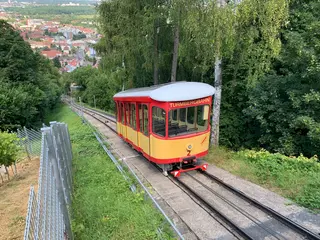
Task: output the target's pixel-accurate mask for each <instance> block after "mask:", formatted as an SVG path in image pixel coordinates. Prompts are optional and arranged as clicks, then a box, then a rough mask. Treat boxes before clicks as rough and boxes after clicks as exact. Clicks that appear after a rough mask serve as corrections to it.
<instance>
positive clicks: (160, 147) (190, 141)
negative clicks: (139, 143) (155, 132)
mask: <svg viewBox="0 0 320 240" xmlns="http://www.w3.org/2000/svg"><path fill="white" fill-rule="evenodd" d="M209 134H210V133H204V134H201V135H199V136H195V137H189V138H181V139H175V140H171V139H159V138H156V137H154V136H150V146H151V156H152V157H153V158H157V159H172V158H181V157H186V156H188V154H189V151H188V149H187V148H188V146H190V145H191V146H192V147H191V150H190V154H189V156H192V155H195V154H199V153H202V152H205V151H207V150H208V147H209Z"/></svg>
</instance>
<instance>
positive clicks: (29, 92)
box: [0, 20, 61, 130]
mask: <svg viewBox="0 0 320 240" xmlns="http://www.w3.org/2000/svg"><path fill="white" fill-rule="evenodd" d="M59 79H60V74H59V72H58V69H57V68H55V67H54V66H53V63H52V62H51V61H50V60H48V59H46V58H45V57H43V56H41V55H40V54H39V53H34V52H33V50H32V49H31V47H30V45H29V44H28V43H27V42H25V41H24V40H23V38H22V37H21V36H20V34H19V32H18V31H16V30H15V29H14V28H13V27H12V26H11V25H10V24H8V23H7V22H5V21H3V20H0V130H14V129H16V128H18V127H22V126H27V127H30V126H36V125H38V126H39V125H40V124H41V123H42V120H43V117H44V116H45V114H46V112H47V111H48V110H50V109H52V108H53V107H54V106H55V104H56V103H57V102H58V101H59V99H60V94H61V87H60V84H59Z"/></svg>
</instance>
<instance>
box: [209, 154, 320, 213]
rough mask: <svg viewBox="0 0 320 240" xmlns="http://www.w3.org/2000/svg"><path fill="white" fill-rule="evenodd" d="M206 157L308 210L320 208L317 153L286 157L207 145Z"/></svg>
mask: <svg viewBox="0 0 320 240" xmlns="http://www.w3.org/2000/svg"><path fill="white" fill-rule="evenodd" d="M206 159H207V161H209V162H212V163H214V164H215V165H216V166H218V167H221V168H224V169H226V170H228V171H230V172H231V173H233V174H235V175H238V176H240V177H242V178H244V179H247V180H249V181H251V182H254V183H256V184H259V185H261V186H264V187H266V188H268V189H270V190H272V191H274V192H277V193H279V194H281V195H282V196H284V197H286V198H290V199H292V200H293V201H294V202H296V203H297V204H299V205H301V206H304V207H307V208H309V209H311V210H315V211H319V210H320V197H319V196H320V190H319V189H320V162H319V159H318V157H316V156H314V157H312V158H307V157H304V156H302V155H300V156H298V157H293V156H291V157H287V156H285V155H282V154H279V153H276V154H273V153H270V152H268V151H266V150H260V151H253V150H242V151H239V152H230V151H228V150H224V149H222V148H218V149H216V148H215V149H211V150H210V153H209V155H208V156H207V157H206Z"/></svg>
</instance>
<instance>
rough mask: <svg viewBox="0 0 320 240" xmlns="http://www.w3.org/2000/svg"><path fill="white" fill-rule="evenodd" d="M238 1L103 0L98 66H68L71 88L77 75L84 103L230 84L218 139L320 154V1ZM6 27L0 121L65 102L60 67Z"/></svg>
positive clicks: (1, 38)
mask: <svg viewBox="0 0 320 240" xmlns="http://www.w3.org/2000/svg"><path fill="white" fill-rule="evenodd" d="M236 2H239V1H228V3H227V4H226V3H224V1H222V0H221V1H218V3H220V4H218V3H217V2H215V1H212V2H209V3H207V2H206V1H200V0H199V1H198V0H193V1H191V0H179V1H165V0H158V1H151V0H143V1H141V0H140V1H138V0H122V1H120V0H113V1H105V2H102V4H100V5H99V6H98V7H97V13H98V22H97V24H98V27H99V30H100V32H101V33H102V34H103V36H104V37H103V39H102V40H101V41H100V42H99V43H98V44H97V45H96V49H97V51H98V52H99V54H100V56H102V59H101V61H100V62H99V69H93V68H91V67H85V68H79V69H78V70H76V71H74V72H72V73H70V74H64V75H63V76H62V81H63V86H64V89H65V92H67V91H68V90H70V89H69V85H70V83H72V82H75V83H77V84H79V85H81V86H82V88H81V91H80V92H79V93H77V97H78V96H81V98H82V101H84V102H87V103H89V104H91V105H92V106H93V105H94V99H95V100H96V105H97V107H99V108H102V109H106V110H112V109H114V103H113V101H112V96H113V94H115V93H116V92H118V91H120V90H121V89H123V88H124V89H128V88H131V87H142V86H150V85H153V84H159V83H165V82H170V81H181V80H185V81H201V82H206V83H209V84H211V85H214V86H215V87H217V88H219V87H221V89H222V98H221V114H220V145H223V146H227V147H229V148H231V149H235V150H237V149H240V148H250V149H259V148H265V149H267V150H269V151H272V152H280V153H283V154H286V155H299V154H300V153H303V154H304V155H306V156H309V157H310V156H313V155H315V154H317V155H319V149H320V122H319V115H320V113H319V110H320V104H319V102H320V81H319V74H320V68H319V66H320V65H319V56H320V55H319V50H320V49H319V46H320V44H319V39H320V38H319V37H320V36H319V27H320V21H319V20H320V3H319V2H318V1H316V0H309V1H301V0H291V1H290V4H288V2H287V1H286V0H265V1H261V0H244V1H241V3H237V4H236ZM0 31H1V32H0V33H1V34H0V42H1V44H0V54H1V55H0V69H1V72H0V84H1V86H0V110H1V112H0V113H1V114H0V128H1V129H12V128H15V127H18V126H20V125H27V126H30V125H31V124H35V123H37V122H40V121H41V118H42V117H43V116H44V114H45V112H46V110H47V109H50V108H52V107H53V106H54V105H55V103H56V102H57V100H58V96H59V93H60V92H59V91H60V88H59V78H60V75H59V73H58V71H57V69H56V68H54V67H53V64H52V62H50V61H49V60H46V59H44V58H43V57H41V56H40V55H39V54H37V53H33V52H32V50H31V48H30V47H29V45H28V44H27V43H25V42H23V40H22V38H21V37H20V36H19V33H17V32H16V31H14V30H13V28H12V27H11V26H10V25H8V24H6V23H5V22H3V21H2V22H1V30H0ZM220 60H221V61H222V62H221V64H219V61H220ZM217 63H218V64H217ZM219 70H222V75H221V76H222V77H221V79H220V78H219V76H215V73H217V72H219ZM218 75H219V74H218ZM217 80H218V81H217Z"/></svg>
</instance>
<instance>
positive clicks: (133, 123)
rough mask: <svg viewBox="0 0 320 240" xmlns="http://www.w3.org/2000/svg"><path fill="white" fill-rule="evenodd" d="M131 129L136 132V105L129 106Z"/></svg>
mask: <svg viewBox="0 0 320 240" xmlns="http://www.w3.org/2000/svg"><path fill="white" fill-rule="evenodd" d="M130 116H131V125H130V126H131V127H132V128H133V129H134V130H136V105H135V104H131V115H130Z"/></svg>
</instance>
